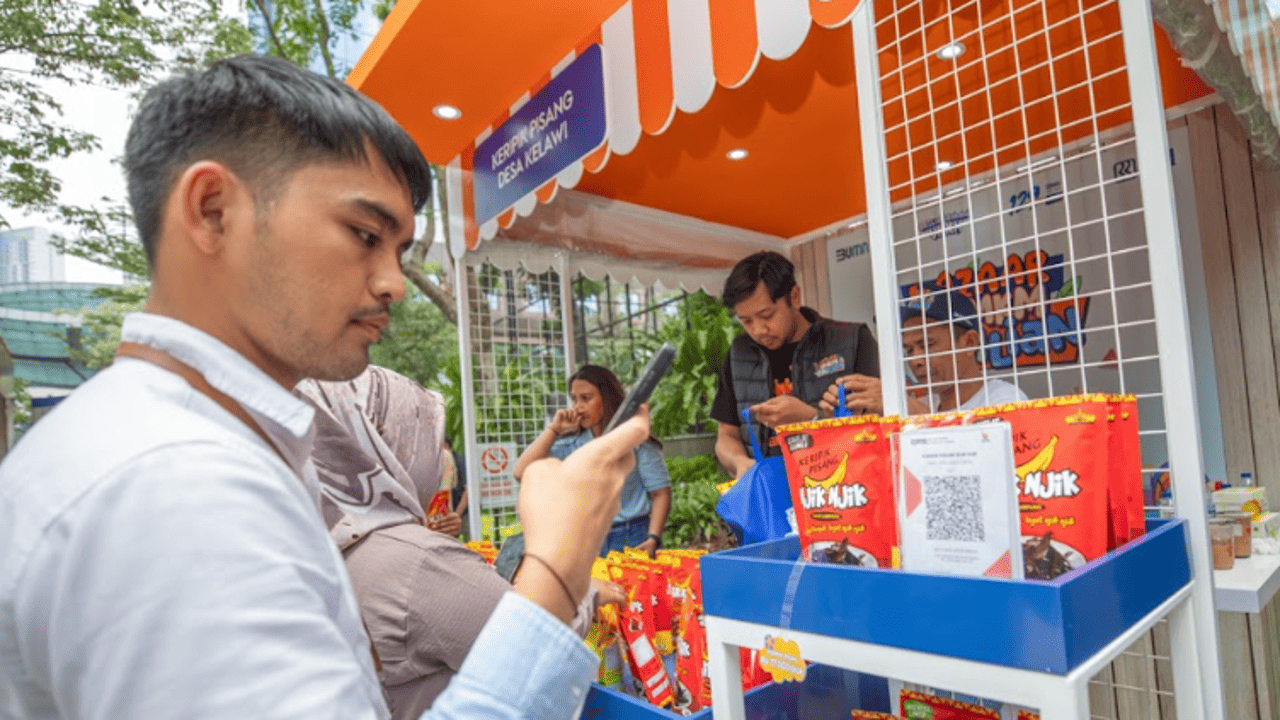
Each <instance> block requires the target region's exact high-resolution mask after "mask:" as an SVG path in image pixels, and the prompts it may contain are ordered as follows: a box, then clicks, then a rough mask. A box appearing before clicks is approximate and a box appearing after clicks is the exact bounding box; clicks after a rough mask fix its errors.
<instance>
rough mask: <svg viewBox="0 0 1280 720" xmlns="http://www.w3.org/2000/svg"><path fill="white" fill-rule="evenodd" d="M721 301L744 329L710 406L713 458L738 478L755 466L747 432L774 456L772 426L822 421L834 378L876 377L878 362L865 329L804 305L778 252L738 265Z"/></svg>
mask: <svg viewBox="0 0 1280 720" xmlns="http://www.w3.org/2000/svg"><path fill="white" fill-rule="evenodd" d="M720 299H721V302H723V303H724V304H725V306H726V307H728V308H729V309H730V310H731V311H733V314H734V316H735V317H736V318H737V319H738V322H740V323H742V329H743V330H745V331H746V332H743V333H742V334H740V335H738V337H736V338H734V341H733V345H732V346H731V347H730V348H729V356H728V357H726V358H725V361H724V367H723V368H721V370H720V383H719V389H718V390H717V392H716V399H715V402H714V403H713V404H712V406H711V417H712V419H714V420H715V421H716V422H717V423H718V424H719V434H718V436H717V437H716V459H717V460H719V461H720V464H721V465H723V466H724V468H725V469H726V470H728V471H729V472H730V473H731V474H732V475H733V476H734V477H735V478H737V477H742V474H743V473H745V472H746V471H747V470H748V469H749V468H750V467H751V464H752V462H753V460H752V458H751V455H750V454H748V452H747V447H748V446H749V445H750V443H751V436H750V435H749V434H748V433H750V432H755V433H757V437H758V438H759V440H760V445H761V447H763V448H766V450H765V452H767V453H769V454H776V453H777V452H778V450H777V446H776V445H775V446H774V447H773V448H771V449H770V446H769V440H770V439H771V438H772V436H773V428H775V427H777V426H778V425H784V424H786V423H795V422H804V421H806V420H814V419H816V418H818V417H821V416H822V414H821V412H820V411H819V409H818V402H819V401H820V400H822V394H823V392H825V391H826V390H827V388H828V387H830V386H831V384H832V383H833V382H834V381H835V379H836V378H837V377H840V376H842V375H848V374H850V373H858V374H861V375H867V376H870V377H879V376H880V359H879V355H878V354H877V353H878V350H877V347H876V340H875V338H874V337H872V335H871V330H870V329H868V328H867V326H866V325H863V324H861V323H848V322H838V321H835V320H829V319H827V318H823V317H820V316H819V315H818V313H816V312H814V311H813V310H812V309H811V308H807V307H801V305H800V287H799V286H798V285H796V275H795V266H794V265H792V264H791V261H789V260H787V259H786V258H785V257H783V256H782V255H779V254H778V253H776V252H758V253H756V254H754V255H751V256H750V257H747V258H745V259H743V260H742V261H741V262H739V263H738V264H737V265H735V266H734V268H733V271H732V272H730V273H729V278H728V279H727V280H725V283H724V292H723V294H722V295H721V298H720ZM744 408H751V412H752V415H753V417H752V422H751V423H750V424H749V425H744V424H743V422H742V410H743V409H744Z"/></svg>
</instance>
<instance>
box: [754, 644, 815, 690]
mask: <svg viewBox="0 0 1280 720" xmlns="http://www.w3.org/2000/svg"><path fill="white" fill-rule="evenodd" d="M760 668H761V669H762V670H764V671H765V672H767V673H769V675H770V676H771V677H772V678H773V681H774V682H801V681H803V680H804V675H805V668H804V659H803V658H801V657H800V646H799V645H798V644H797V643H796V642H795V641H794V640H783V639H782V638H780V637H773V636H766V637H765V639H764V649H763V650H761V651H760Z"/></svg>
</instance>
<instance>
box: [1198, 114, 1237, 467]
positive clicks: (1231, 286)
mask: <svg viewBox="0 0 1280 720" xmlns="http://www.w3.org/2000/svg"><path fill="white" fill-rule="evenodd" d="M1187 132H1188V140H1189V144H1190V146H1191V171H1192V173H1193V174H1194V176H1195V188H1196V215H1197V217H1198V221H1199V226H1200V228H1199V229H1200V244H1201V246H1202V252H1203V254H1204V275H1205V286H1206V289H1207V291H1208V293H1207V303H1208V305H1209V308H1208V310H1209V317H1211V318H1213V322H1212V327H1211V331H1212V334H1213V357H1214V365H1215V367H1216V369H1217V379H1218V403H1219V406H1220V407H1221V412H1222V437H1223V443H1224V445H1225V448H1224V454H1225V456H1226V461H1227V474H1228V475H1229V476H1230V477H1239V475H1240V473H1241V472H1243V471H1245V470H1250V469H1252V468H1253V466H1254V465H1253V433H1252V428H1251V426H1250V422H1249V398H1248V390H1247V387H1246V383H1245V377H1244V374H1243V373H1242V372H1241V370H1240V369H1241V368H1242V367H1244V357H1243V351H1242V349H1241V340H1240V319H1239V314H1238V312H1237V310H1236V285H1235V273H1234V270H1233V268H1232V259H1231V244H1230V239H1229V230H1228V226H1227V214H1226V198H1225V196H1224V194H1223V183H1222V165H1221V162H1220V160H1219V156H1218V128H1217V119H1216V115H1215V108H1206V109H1205V110H1201V111H1200V112H1197V113H1194V114H1192V115H1190V116H1189V117H1188V118H1187Z"/></svg>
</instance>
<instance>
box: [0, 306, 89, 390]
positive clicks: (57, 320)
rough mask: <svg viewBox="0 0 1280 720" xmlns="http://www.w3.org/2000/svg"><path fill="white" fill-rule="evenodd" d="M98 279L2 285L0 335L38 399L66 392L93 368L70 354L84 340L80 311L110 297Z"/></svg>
mask: <svg viewBox="0 0 1280 720" xmlns="http://www.w3.org/2000/svg"><path fill="white" fill-rule="evenodd" d="M101 287H103V286H102V285H99V284H97V283H68V282H33V283H9V284H5V285H0V338H3V340H4V343H5V345H7V346H8V348H9V352H10V353H11V355H12V357H13V375H14V377H16V378H18V379H20V380H25V381H26V382H27V383H28V384H29V387H28V392H29V393H31V397H32V398H33V400H34V399H36V398H42V397H50V396H64V395H67V394H68V393H70V392H71V390H73V389H74V388H76V387H77V386H79V385H80V383H82V382H84V381H85V380H87V379H88V378H89V377H90V376H91V375H92V374H93V373H92V372H91V371H90V370H88V369H86V368H85V367H84V365H82V364H81V363H80V362H79V361H77V360H75V359H73V358H72V357H71V349H72V348H73V347H79V343H80V324H81V320H80V313H81V312H82V311H84V310H88V309H92V308H96V307H98V306H99V305H101V304H102V303H104V302H107V300H108V299H109V298H106V297H101V296H99V295H98V294H96V293H95V292H94V291H96V290H97V289H98V288H101Z"/></svg>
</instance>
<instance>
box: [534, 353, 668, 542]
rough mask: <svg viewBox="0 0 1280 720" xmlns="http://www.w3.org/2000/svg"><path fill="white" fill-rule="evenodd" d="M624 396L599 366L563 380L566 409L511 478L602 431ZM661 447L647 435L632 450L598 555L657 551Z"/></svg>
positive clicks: (663, 480)
mask: <svg viewBox="0 0 1280 720" xmlns="http://www.w3.org/2000/svg"><path fill="white" fill-rule="evenodd" d="M623 396H624V392H623V390H622V383H620V382H618V378H617V376H615V375H614V374H613V371H611V370H609V369H608V368H605V367H601V366H599V365H583V366H582V368H581V369H580V370H578V372H576V373H574V374H573V377H570V378H569V397H570V400H571V401H572V406H571V407H569V408H567V409H564V410H559V411H557V412H556V416H555V417H554V418H552V419H551V423H550V424H549V425H547V427H546V429H544V430H543V431H542V434H540V435H538V437H537V439H536V440H534V441H533V443H531V444H530V445H529V447H527V448H525V451H524V452H523V453H521V454H520V458H519V459H518V460H516V467H515V477H516V479H517V480H519V479H520V477H521V476H522V475H523V474H524V469H525V468H526V467H528V466H529V463H532V462H533V461H534V460H539V459H541V458H544V457H547V456H551V457H556V458H560V459H562V460H563V459H564V458H566V457H568V456H569V453H571V452H573V451H574V450H576V449H578V448H579V447H581V446H583V445H585V444H587V443H588V442H589V441H590V440H591V439H592V438H594V437H598V436H599V435H600V433H601V432H603V431H604V426H605V425H606V424H608V422H609V419H610V418H612V417H613V413H614V412H615V411H617V409H618V406H619V405H621V404H622V399H623ZM661 448H662V445H661V444H660V443H659V442H658V439H657V438H655V437H653V436H650V437H649V440H648V441H647V442H644V443H642V444H641V445H640V446H639V447H637V448H636V450H635V455H636V467H635V469H634V470H632V471H631V474H630V475H628V476H627V480H626V482H625V484H623V486H622V497H621V504H620V507H619V509H618V514H617V515H616V516H614V518H613V528H612V529H611V530H610V531H609V536H608V537H607V538H605V543H604V547H602V548H600V556H601V557H604V556H605V555H608V554H609V551H611V550H621V549H622V548H624V547H634V548H640V549H641V550H644V551H645V552H647V553H649V555H650V556H652V555H653V554H654V552H655V551H656V550H657V549H658V548H660V547H662V527H663V526H664V525H665V524H666V522H667V513H668V512H670V511H671V476H670V475H668V474H667V465H666V463H665V462H664V461H663V459H662V450H661Z"/></svg>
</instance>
